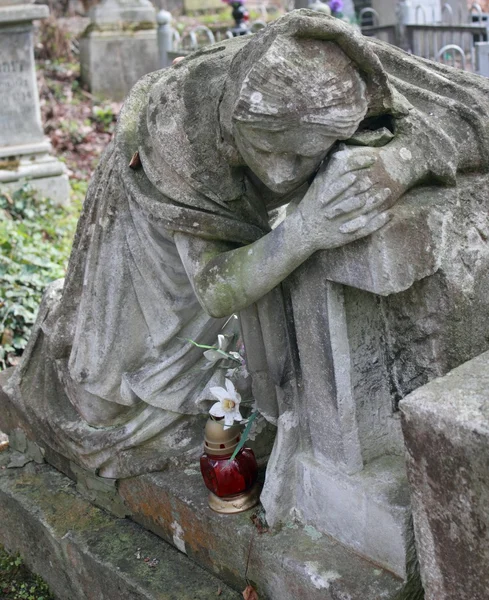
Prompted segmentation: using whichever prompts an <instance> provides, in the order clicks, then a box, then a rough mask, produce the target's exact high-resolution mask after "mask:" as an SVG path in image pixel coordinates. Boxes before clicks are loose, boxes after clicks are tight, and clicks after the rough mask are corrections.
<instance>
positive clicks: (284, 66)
mask: <svg viewBox="0 0 489 600" xmlns="http://www.w3.org/2000/svg"><path fill="white" fill-rule="evenodd" d="M488 90H489V83H487V82H486V81H485V80H483V79H482V78H478V77H476V76H473V75H471V74H468V73H463V72H459V71H455V70H454V69H450V68H448V67H443V66H441V65H435V64H433V63H429V62H427V61H423V60H421V59H416V58H414V57H410V56H408V55H406V54H404V53H403V52H402V51H400V50H398V49H396V48H393V47H391V46H389V45H387V44H384V43H381V42H377V41H375V40H370V39H367V38H364V37H362V36H361V35H360V34H359V33H357V32H356V31H355V30H353V29H352V28H351V27H350V26H348V25H346V24H345V23H343V22H341V21H339V20H336V19H333V18H330V17H327V16H323V15H319V14H317V13H313V12H310V11H302V10H301V11H295V12H292V13H290V14H288V15H286V16H285V17H283V18H281V19H279V20H278V21H276V22H275V23H274V24H272V25H270V26H269V27H268V28H267V29H265V30H263V31H261V32H260V33H258V34H257V35H255V36H244V37H241V38H237V39H234V40H229V41H227V42H225V43H222V44H216V45H214V46H211V47H208V48H206V49H204V50H202V51H200V52H197V53H195V54H192V55H191V56H189V57H188V58H187V59H185V60H183V61H181V62H180V63H178V64H177V65H175V66H173V67H171V68H169V69H167V70H163V71H159V72H155V73H152V74H150V75H148V76H146V77H144V78H143V79H142V80H141V81H140V82H139V83H138V84H137V85H136V86H135V87H134V89H133V90H132V92H131V94H130V96H129V97H128V99H127V101H126V103H125V106H124V108H123V111H122V114H121V117H120V120H119V124H118V128H117V132H116V134H115V137H114V140H113V142H112V143H111V145H110V147H109V148H108V149H107V151H106V153H105V154H104V156H103V158H102V160H101V163H100V165H99V167H98V169H97V171H96V173H95V176H94V178H93V180H92V182H91V184H90V188H89V191H88V195H87V199H86V201H85V206H84V210H83V214H82V216H81V219H80V223H79V226H78V232H77V235H76V238H75V242H74V246H73V252H72V256H71V260H70V263H69V267H68V272H67V276H66V280H65V282H64V287H60V285H57V286H54V287H52V288H51V289H50V290H49V291H48V293H47V295H46V298H45V300H44V303H43V306H42V307H41V311H40V314H39V318H38V321H37V324H36V326H35V328H34V331H33V334H32V338H31V341H30V344H29V347H28V349H27V351H26V353H25V356H24V359H23V361H22V364H21V365H20V367H19V368H18V369H17V371H16V373H14V376H13V377H12V379H11V382H10V394H11V396H12V398H13V401H14V402H15V404H16V406H17V408H18V409H20V411H21V412H22V413H23V415H24V418H25V420H26V422H27V423H28V426H29V428H30V430H31V432H30V433H31V435H33V436H34V437H35V438H36V439H37V440H38V442H39V444H40V445H41V446H43V445H44V446H49V447H50V448H52V449H54V450H55V451H57V452H58V453H60V454H62V455H64V456H65V457H67V458H68V459H70V460H72V461H74V462H76V463H78V464H79V465H81V466H83V467H85V468H87V469H90V470H92V471H95V472H97V473H98V474H99V475H101V476H103V477H127V476H130V475H135V474H139V473H143V472H147V471H154V470H159V469H163V468H165V467H166V466H167V465H168V462H169V461H172V460H173V458H174V457H182V456H183V457H190V456H194V455H195V452H196V451H198V449H200V445H201V440H202V433H201V431H202V416H201V415H202V414H203V413H205V412H206V410H207V408H208V404H207V403H206V401H208V400H209V399H210V398H211V396H210V395H209V392H208V390H209V386H210V385H212V384H215V382H216V379H217V378H218V377H221V371H219V370H215V371H212V370H202V369H200V366H201V361H202V360H203V358H202V351H201V350H199V349H198V348H197V347H196V346H195V345H193V344H192V343H190V342H189V341H188V340H194V341H195V342H197V343H200V344H213V343H214V342H215V340H216V338H217V334H218V333H219V332H220V330H221V329H222V327H223V325H224V324H225V322H226V319H227V317H228V316H229V315H231V314H232V313H236V312H240V311H244V310H246V311H248V313H250V311H251V313H253V314H254V315H255V318H254V320H253V319H251V320H249V319H248V321H249V322H251V323H252V327H255V330H254V332H252V333H253V335H249V336H248V339H253V336H255V338H256V337H257V336H258V337H259V333H260V332H259V328H260V315H259V308H253V307H256V306H259V304H260V302H263V301H264V300H265V299H266V298H267V297H269V294H270V293H271V294H273V290H274V289H275V288H276V287H277V286H278V285H279V284H280V283H281V282H282V281H283V280H284V279H285V278H287V276H288V275H289V274H290V273H291V272H292V271H293V270H294V269H296V268H297V267H298V266H299V265H300V264H301V263H303V262H304V261H306V260H307V259H308V257H310V256H311V255H312V254H313V253H314V252H316V251H318V250H327V249H329V248H335V247H338V246H341V245H344V244H349V243H352V242H354V241H355V240H357V239H359V238H361V237H364V236H366V235H369V234H372V233H373V232H375V231H376V230H378V229H379V228H381V227H382V226H384V225H385V224H386V223H387V222H388V220H389V215H388V211H387V209H388V208H389V207H390V206H391V205H392V204H393V203H394V202H396V201H397V200H398V199H399V198H400V197H401V196H402V195H403V194H404V192H406V190H408V189H409V188H411V187H412V186H414V185H416V184H419V183H423V182H425V181H429V180H431V181H433V180H436V181H438V182H439V183H440V184H446V185H453V184H454V183H455V178H456V173H457V171H459V170H468V169H486V168H487V166H488V165H489V156H488V149H489V143H488V122H489V121H488V120H487V113H488V108H489V102H488V100H487V98H489V96H488V94H487V92H488ZM480 91H483V92H484V95H483V94H479V92H480ZM342 141H345V144H342V143H341V142H342ZM285 204H288V205H289V210H288V211H287V215H286V216H285V218H283V220H282V222H281V223H280V224H279V225H277V226H276V227H274V228H271V226H270V217H269V214H270V212H271V210H272V209H275V208H277V207H279V206H283V205H285ZM293 206H295V207H296V208H295V210H293V209H292V208H291V207H293ZM257 303H258V304H257ZM246 320H247V319H244V321H246ZM262 323H263V321H262ZM276 336H277V339H278V341H279V342H280V340H281V339H282V338H281V337H280V336H281V332H280V331H278V330H277V331H276ZM246 339H247V335H245V340H246ZM248 352H250V349H248ZM259 377H260V373H257V378H258V379H259ZM272 379H273V378H272ZM278 379H280V377H278ZM258 383H259V382H258ZM272 383H273V382H272ZM273 385H274V386H275V387H280V385H281V382H280V381H275V382H274V383H273ZM259 387H260V386H259V385H258V387H257V389H258V388H259ZM258 396H260V394H258ZM257 401H258V406H259V408H260V410H261V412H262V413H263V414H265V416H266V417H267V418H268V419H269V420H270V421H272V422H274V421H275V420H276V419H277V417H278V416H279V414H280V406H279V402H278V401H277V398H276V397H273V398H272V397H269V398H268V399H263V397H261V398H260V397H258V398H257ZM0 424H1V423H0Z"/></svg>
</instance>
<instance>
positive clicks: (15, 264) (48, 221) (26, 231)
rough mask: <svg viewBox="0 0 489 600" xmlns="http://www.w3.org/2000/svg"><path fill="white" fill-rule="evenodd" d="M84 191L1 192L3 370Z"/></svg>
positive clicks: (55, 270) (69, 233) (69, 235)
mask: <svg viewBox="0 0 489 600" xmlns="http://www.w3.org/2000/svg"><path fill="white" fill-rule="evenodd" d="M85 191H86V184H85V182H76V186H75V189H74V193H73V199H72V204H71V205H70V206H69V207H60V206H57V205H56V204H54V203H53V202H52V201H50V200H47V199H45V198H39V197H38V196H37V195H36V194H35V193H34V192H33V191H32V189H31V188H30V187H29V186H28V185H25V186H24V187H22V188H21V189H19V190H18V191H16V192H14V193H12V194H9V193H7V192H3V193H0V370H1V369H4V368H6V367H8V366H13V365H15V364H17V362H18V358H19V356H20V355H21V354H22V351H23V350H24V348H25V346H26V345H27V340H28V338H29V333H30V330H31V327H32V325H33V324H34V320H35V318H36V313H37V309H38V307H39V304H40V302H41V298H42V294H43V292H44V290H45V289H46V286H47V285H48V284H49V283H50V282H52V281H54V280H55V279H59V278H61V277H64V274H65V270H66V264H67V261H68V257H69V253H70V250H71V244H72V240H73V235H74V232H75V228H76V222H77V219H78V214H79V211H80V206H81V202H80V197H81V196H83V194H84V192H85ZM19 598H20V596H19ZM26 598H27V596H26Z"/></svg>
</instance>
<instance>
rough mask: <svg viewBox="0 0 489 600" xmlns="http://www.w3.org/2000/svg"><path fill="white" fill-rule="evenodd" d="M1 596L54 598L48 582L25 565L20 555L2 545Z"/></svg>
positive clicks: (24, 599)
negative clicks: (8, 550)
mask: <svg viewBox="0 0 489 600" xmlns="http://www.w3.org/2000/svg"><path fill="white" fill-rule="evenodd" d="M0 598H2V600H54V596H52V595H51V593H50V591H49V588H48V586H47V585H46V583H45V582H44V581H43V580H42V579H41V578H40V577H39V576H37V575H33V574H32V573H30V572H29V570H28V569H27V568H26V567H25V565H24V563H23V561H22V559H21V558H20V556H11V555H10V554H8V553H7V552H6V551H5V549H4V548H3V547H2V546H0Z"/></svg>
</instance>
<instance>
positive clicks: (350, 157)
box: [325, 150, 378, 174]
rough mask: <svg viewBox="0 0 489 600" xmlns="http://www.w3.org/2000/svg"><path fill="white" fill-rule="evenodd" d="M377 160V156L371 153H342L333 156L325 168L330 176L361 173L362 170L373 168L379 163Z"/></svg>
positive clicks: (347, 151) (346, 151) (349, 151)
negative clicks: (353, 172) (354, 172)
mask: <svg viewBox="0 0 489 600" xmlns="http://www.w3.org/2000/svg"><path fill="white" fill-rule="evenodd" d="M377 158H378V157H377V155H376V154H374V153H373V152H371V151H367V152H363V151H360V152H352V151H351V150H345V151H340V152H336V153H335V154H333V156H332V157H331V160H330V161H329V162H328V163H327V164H326V166H325V171H326V172H327V173H329V174H333V173H338V174H340V173H349V172H351V171H360V170H362V169H368V168H370V167H373V165H374V164H375V163H376V162H377Z"/></svg>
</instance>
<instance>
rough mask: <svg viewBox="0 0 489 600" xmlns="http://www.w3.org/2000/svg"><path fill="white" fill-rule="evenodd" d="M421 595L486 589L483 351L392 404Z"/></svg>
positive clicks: (461, 596)
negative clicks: (403, 455) (403, 454)
mask: <svg viewBox="0 0 489 600" xmlns="http://www.w3.org/2000/svg"><path fill="white" fill-rule="evenodd" d="M400 406H401V410H402V414H403V420H402V421H403V432H404V439H405V442H406V449H407V465H408V476H409V482H410V486H411V502H412V506H413V516H414V529H415V533H416V544H417V548H418V554H419V561H420V565H421V576H422V579H423V584H424V587H425V590H426V600H484V599H485V598H487V597H488V594H489V469H488V466H489V352H486V353H484V354H482V355H480V356H478V357H477V358H474V359H473V360H470V361H468V362H466V363H465V364H463V365H462V366H460V367H458V368H456V369H454V370H453V371H450V373H449V374H448V375H446V376H445V377H440V378H438V379H435V380H433V381H431V382H430V383H428V384H427V385H425V386H423V387H420V388H418V389H417V390H416V391H414V392H413V393H411V394H410V395H409V396H407V398H406V399H405V400H403V401H402V402H401V404H400Z"/></svg>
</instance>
